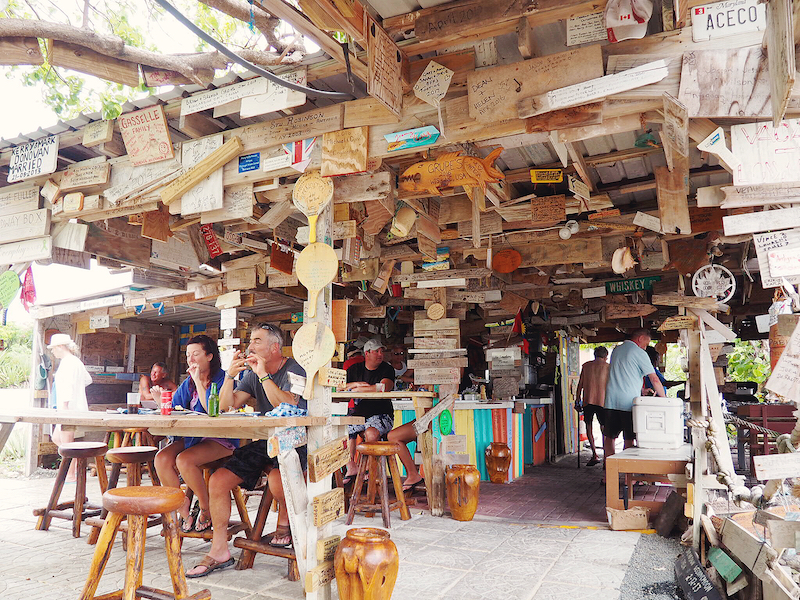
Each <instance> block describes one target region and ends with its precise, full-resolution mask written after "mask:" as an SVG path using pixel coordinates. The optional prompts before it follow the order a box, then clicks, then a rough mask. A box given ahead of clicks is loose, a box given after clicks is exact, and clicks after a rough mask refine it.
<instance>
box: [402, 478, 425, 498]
mask: <svg viewBox="0 0 800 600" xmlns="http://www.w3.org/2000/svg"><path fill="white" fill-rule="evenodd" d="M420 486H423V487H424V486H425V480H424V479H420V480H419V481H416V482H414V483H411V484H409V485H404V486H403V493H404V494H407V493H408V492H411V495H412V496H413V495H414V492H416V491H417V489H419V487H420Z"/></svg>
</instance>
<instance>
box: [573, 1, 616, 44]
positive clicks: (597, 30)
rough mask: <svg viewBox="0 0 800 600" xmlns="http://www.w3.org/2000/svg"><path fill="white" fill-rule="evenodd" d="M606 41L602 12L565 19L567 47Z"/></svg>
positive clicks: (606, 33) (606, 34) (606, 35)
mask: <svg viewBox="0 0 800 600" xmlns="http://www.w3.org/2000/svg"><path fill="white" fill-rule="evenodd" d="M607 39H608V32H607V31H606V24H605V21H604V19H603V11H602V10H601V11H599V12H596V13H591V14H588V15H581V16H580V17H570V18H569V19H567V46H577V45H578V44H588V43H590V42H599V41H604V40H607Z"/></svg>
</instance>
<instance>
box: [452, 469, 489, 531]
mask: <svg viewBox="0 0 800 600" xmlns="http://www.w3.org/2000/svg"><path fill="white" fill-rule="evenodd" d="M445 479H446V480H447V504H448V505H449V506H450V514H451V515H452V516H453V518H454V519H455V520H456V521H472V517H474V516H475V511H476V510H478V496H479V495H480V491H481V474H480V472H478V467H476V466H475V465H452V466H450V467H447V472H446V474H445Z"/></svg>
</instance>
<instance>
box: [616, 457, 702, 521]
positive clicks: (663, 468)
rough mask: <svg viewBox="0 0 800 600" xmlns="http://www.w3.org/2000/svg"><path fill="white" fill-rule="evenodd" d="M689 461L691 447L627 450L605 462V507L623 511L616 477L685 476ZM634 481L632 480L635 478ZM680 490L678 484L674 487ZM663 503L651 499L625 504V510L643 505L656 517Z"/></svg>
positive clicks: (631, 501)
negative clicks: (626, 506)
mask: <svg viewBox="0 0 800 600" xmlns="http://www.w3.org/2000/svg"><path fill="white" fill-rule="evenodd" d="M691 459H692V446H691V444H683V445H682V446H681V447H680V448H675V449H669V450H667V449H665V450H655V449H653V450H651V449H648V448H636V447H634V448H627V449H625V450H623V451H622V452H619V453H617V454H615V455H614V456H609V457H608V458H607V459H606V506H607V507H608V508H616V509H622V508H624V507H625V505H624V503H623V500H622V499H621V498H620V497H619V474H620V473H624V474H628V473H630V474H635V475H681V476H683V475H685V472H686V463H688V462H689V461H690V460H691ZM634 479H635V478H634ZM676 485H677V486H678V487H682V486H681V484H680V483H677V484H676ZM662 504H663V503H662V502H656V501H653V500H632V499H630V500H629V501H628V508H632V507H634V506H646V507H648V508H650V514H658V512H659V511H660V510H661V505H662Z"/></svg>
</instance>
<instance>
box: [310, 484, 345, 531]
mask: <svg viewBox="0 0 800 600" xmlns="http://www.w3.org/2000/svg"><path fill="white" fill-rule="evenodd" d="M312 504H313V506H314V526H315V527H322V526H323V525H327V524H328V523H330V522H331V521H334V520H336V519H338V518H339V517H341V516H342V515H343V514H344V489H343V488H336V489H333V490H331V491H329V492H325V493H324V494H320V495H319V496H315V497H314V500H313V501H312Z"/></svg>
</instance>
